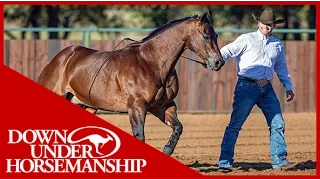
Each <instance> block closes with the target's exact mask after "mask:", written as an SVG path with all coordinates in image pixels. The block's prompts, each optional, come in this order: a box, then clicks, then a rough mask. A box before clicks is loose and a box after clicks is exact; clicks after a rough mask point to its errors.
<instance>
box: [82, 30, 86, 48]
mask: <svg viewBox="0 0 320 180" xmlns="http://www.w3.org/2000/svg"><path fill="white" fill-rule="evenodd" d="M85 45H86V32H85V31H82V46H85Z"/></svg>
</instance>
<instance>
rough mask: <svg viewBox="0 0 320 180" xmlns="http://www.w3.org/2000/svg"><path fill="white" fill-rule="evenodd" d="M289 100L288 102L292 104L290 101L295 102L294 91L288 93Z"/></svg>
mask: <svg viewBox="0 0 320 180" xmlns="http://www.w3.org/2000/svg"><path fill="white" fill-rule="evenodd" d="M289 96H290V98H289ZM287 98H289V99H287V102H290V101H292V100H293V98H294V93H293V91H292V90H288V91H287Z"/></svg>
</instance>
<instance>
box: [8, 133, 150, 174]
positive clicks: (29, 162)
mask: <svg viewBox="0 0 320 180" xmlns="http://www.w3.org/2000/svg"><path fill="white" fill-rule="evenodd" d="M8 131H9V141H8V144H19V143H25V144H28V145H29V147H30V150H31V157H32V158H26V159H21V158H20V159H13V158H11V159H6V161H7V171H6V172H7V173H33V172H35V173H38V172H43V173H61V172H64V173H69V172H71V173H73V172H76V173H83V172H89V173H97V172H100V171H101V172H104V173H141V172H142V168H143V167H145V166H146V165H147V162H146V160H144V159H128V158H127V159H119V158H117V159H111V158H108V159H105V157H106V156H100V157H96V156H95V155H94V153H92V152H97V150H96V151H92V150H93V149H94V148H96V147H94V146H91V145H89V144H81V145H80V144H67V143H69V139H70V138H68V135H67V130H63V131H62V132H60V131H59V130H30V129H29V130H26V131H24V132H20V131H19V130H8ZM74 132H76V130H74V131H72V132H71V133H70V134H69V136H70V135H73V134H74ZM34 143H40V144H34ZM49 143H51V144H50V145H49Z"/></svg>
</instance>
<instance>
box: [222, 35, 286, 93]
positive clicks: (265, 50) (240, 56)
mask: <svg viewBox="0 0 320 180" xmlns="http://www.w3.org/2000/svg"><path fill="white" fill-rule="evenodd" d="M221 54H222V57H223V60H225V61H226V60H229V59H230V58H232V57H236V60H237V65H238V75H240V76H245V77H250V78H253V79H268V80H272V79H273V70H274V71H275V72H276V73H277V75H278V77H279V80H280V82H281V83H282V84H283V86H284V87H285V88H286V90H287V91H288V90H292V84H291V81H290V74H289V71H288V67H287V63H286V55H285V50H284V47H283V44H282V42H281V41H280V40H279V39H278V38H276V37H274V36H270V37H269V38H268V39H266V37H265V36H264V35H263V34H262V33H261V32H260V31H259V30H257V31H256V32H251V33H247V34H242V35H240V36H239V37H238V38H237V39H236V40H235V41H233V42H232V43H230V44H228V45H226V46H224V47H223V48H222V49H221Z"/></svg>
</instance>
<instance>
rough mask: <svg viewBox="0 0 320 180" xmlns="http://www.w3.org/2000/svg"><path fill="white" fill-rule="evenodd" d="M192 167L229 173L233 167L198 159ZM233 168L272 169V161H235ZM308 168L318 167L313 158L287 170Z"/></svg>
mask: <svg viewBox="0 0 320 180" xmlns="http://www.w3.org/2000/svg"><path fill="white" fill-rule="evenodd" d="M187 166H189V167H192V168H197V169H199V170H198V171H199V172H203V173H210V172H218V171H219V172H222V173H228V172H232V169H219V167H218V165H217V164H208V163H199V162H198V161H196V162H194V163H192V164H189V165H187ZM233 167H234V168H233V169H235V170H237V171H242V172H249V170H250V169H251V170H256V171H263V170H267V169H272V166H271V164H270V163H265V162H257V163H248V162H235V163H233ZM308 169H316V162H315V161H312V160H308V161H305V162H301V163H298V164H297V165H295V166H293V167H292V168H289V169H286V171H298V170H308Z"/></svg>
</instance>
